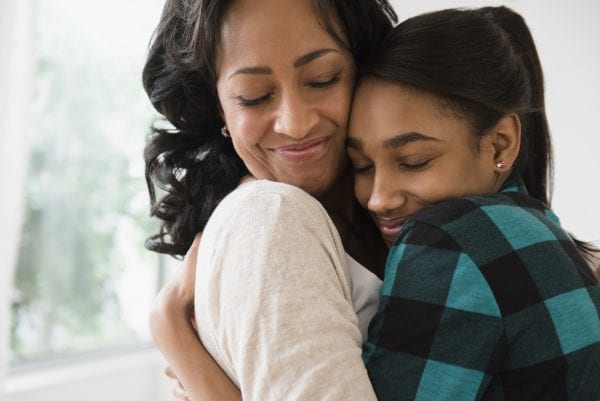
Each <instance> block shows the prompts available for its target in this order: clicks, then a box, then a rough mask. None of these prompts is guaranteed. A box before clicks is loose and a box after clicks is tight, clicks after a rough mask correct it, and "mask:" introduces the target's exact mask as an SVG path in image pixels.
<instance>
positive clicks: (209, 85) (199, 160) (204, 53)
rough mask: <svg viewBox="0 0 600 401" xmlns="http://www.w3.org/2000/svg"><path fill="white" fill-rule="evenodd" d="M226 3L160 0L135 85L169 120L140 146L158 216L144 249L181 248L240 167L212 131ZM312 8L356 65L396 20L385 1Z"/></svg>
mask: <svg viewBox="0 0 600 401" xmlns="http://www.w3.org/2000/svg"><path fill="white" fill-rule="evenodd" d="M294 1H296V0H294ZM230 3H231V1H228V0H167V1H166V3H165V5H164V8H163V13H162V16H161V19H160V22H159V24H158V26H157V28H156V30H155V32H154V36H153V39H152V41H151V45H150V49H149V53H148V57H147V60H146V64H145V66H144V71H143V84H144V88H145V90H146V92H147V94H148V97H149V98H150V101H151V102H152V104H153V105H154V107H155V108H156V110H158V112H159V113H160V114H162V115H163V116H164V118H165V119H166V120H168V122H169V123H170V124H171V125H172V128H164V123H162V124H161V121H158V122H157V123H155V124H154V125H153V127H152V134H151V135H150V137H149V139H148V142H147V144H146V147H145V149H144V159H145V163H146V172H145V174H146V182H147V185H148V191H149V193H150V202H151V215H152V216H156V217H158V218H159V219H160V220H162V223H161V227H160V230H159V232H158V233H157V234H155V235H153V236H151V237H150V238H149V239H148V240H147V241H146V247H147V248H148V249H150V250H152V251H157V252H161V253H168V254H172V255H183V254H185V252H186V251H187V249H188V248H189V246H190V245H191V243H192V240H193V238H194V236H195V235H196V233H198V232H201V231H202V230H203V229H204V226H205V225H206V222H207V220H208V218H209V217H210V215H211V213H212V212H213V210H214V208H215V207H216V206H217V204H218V203H219V202H220V201H221V200H222V199H223V197H224V196H225V195H227V194H228V193H229V192H230V191H232V190H233V189H234V188H235V187H236V186H237V185H238V183H239V181H240V179H241V178H242V177H243V176H244V175H245V174H247V173H248V172H247V169H246V167H245V166H244V164H243V162H242V160H241V159H240V158H239V156H238V155H237V154H236V152H235V151H234V149H233V146H232V143H231V140H228V139H226V138H224V137H223V136H222V135H220V133H219V132H220V129H221V127H222V126H223V120H222V119H221V117H220V114H219V100H218V98H217V91H216V72H215V67H214V59H215V49H216V46H217V44H218V40H219V27H220V21H221V19H222V18H223V14H224V12H225V11H226V9H227V7H228V5H229V4H230ZM314 9H315V15H316V16H317V18H318V19H319V21H320V23H321V25H322V26H323V28H324V29H325V30H327V31H328V32H329V33H330V34H332V35H333V36H334V37H335V38H336V39H337V40H338V41H339V42H340V44H342V45H343V46H344V47H346V48H348V49H349V51H350V52H351V53H352V54H353V55H354V58H355V61H356V62H357V63H358V64H360V63H361V62H362V61H363V60H364V59H365V58H367V56H368V54H369V52H371V51H372V49H374V48H376V46H377V43H378V42H379V41H380V40H381V39H382V38H383V36H384V35H385V34H387V33H388V32H389V31H390V30H391V28H392V23H393V22H395V21H396V16H395V14H394V12H393V10H392V8H391V6H390V5H389V4H388V2H387V0H314ZM340 34H341V35H342V37H340ZM161 125H162V127H161ZM157 187H158V188H159V190H160V191H162V193H161V196H160V198H158V199H157V192H156V188H157Z"/></svg>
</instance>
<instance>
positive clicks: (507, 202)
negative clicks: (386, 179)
mask: <svg viewBox="0 0 600 401" xmlns="http://www.w3.org/2000/svg"><path fill="white" fill-rule="evenodd" d="M411 220H413V222H416V223H423V224H426V225H431V226H435V227H439V228H440V229H442V230H444V231H446V232H448V233H450V234H453V233H460V232H463V231H465V230H469V231H474V230H475V231H479V232H481V231H482V230H483V231H488V233H487V234H488V235H493V234H500V233H501V234H503V235H504V236H514V235H518V233H519V231H520V230H528V231H530V230H531V229H532V228H534V227H538V230H537V231H536V232H537V233H538V234H540V233H541V232H544V231H550V232H552V233H553V236H554V237H555V239H558V240H563V239H567V238H568V234H567V233H566V232H564V230H563V229H562V228H561V226H560V220H559V219H558V217H557V216H556V214H554V212H553V211H552V210H551V209H550V208H548V207H547V206H546V205H545V204H543V203H542V202H540V201H538V200H537V199H535V198H533V197H531V196H529V195H527V194H524V193H520V192H502V193H495V194H491V195H482V196H470V197H464V198H456V199H451V200H447V201H443V202H439V203H436V204H434V205H431V206H428V207H426V208H423V209H421V210H420V211H419V212H418V213H416V214H415V215H414V216H413V217H412V218H411Z"/></svg>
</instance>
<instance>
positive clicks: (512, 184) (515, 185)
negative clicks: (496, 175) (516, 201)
mask: <svg viewBox="0 0 600 401" xmlns="http://www.w3.org/2000/svg"><path fill="white" fill-rule="evenodd" d="M498 192H519V193H522V194H528V192H527V188H525V182H524V181H523V178H522V177H521V174H519V173H517V172H516V171H513V172H512V173H511V174H510V176H509V177H508V178H507V179H506V181H504V184H502V187H501V188H500V191H498Z"/></svg>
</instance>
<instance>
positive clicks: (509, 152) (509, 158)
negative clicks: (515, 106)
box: [486, 113, 521, 173]
mask: <svg viewBox="0 0 600 401" xmlns="http://www.w3.org/2000/svg"><path fill="white" fill-rule="evenodd" d="M486 141H489V142H488V143H487V145H488V146H491V147H492V153H493V159H492V160H490V162H491V163H493V165H494V166H493V168H494V169H495V170H496V172H498V173H504V172H510V171H511V169H512V167H513V165H514V163H515V162H516V160H517V157H518V156H519V150H520V149H521V120H520V119H519V116H518V115H517V114H516V113H509V114H506V115H505V116H504V117H502V118H501V119H500V120H499V121H498V122H497V123H496V125H495V126H494V128H492V129H491V130H490V133H489V135H488V137H487V138H486Z"/></svg>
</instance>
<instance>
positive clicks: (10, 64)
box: [0, 0, 33, 399]
mask: <svg viewBox="0 0 600 401" xmlns="http://www.w3.org/2000/svg"><path fill="white" fill-rule="evenodd" d="M32 19H33V1H32V0H0V57H1V58H2V62H0V222H1V224H2V226H1V230H2V234H1V235H0V379H1V380H2V387H1V388H0V399H4V397H5V394H4V385H3V379H4V377H5V375H6V371H7V362H8V350H9V328H10V299H11V298H10V297H11V293H12V284H13V276H14V268H15V264H16V258H17V254H18V253H17V251H18V244H19V235H20V231H21V224H22V216H23V206H24V189H25V183H26V179H25V177H26V172H27V159H28V152H27V138H28V137H29V132H28V125H27V114H28V113H27V111H28V107H29V104H30V97H31V82H32V80H31V77H32V72H33V21H32Z"/></svg>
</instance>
